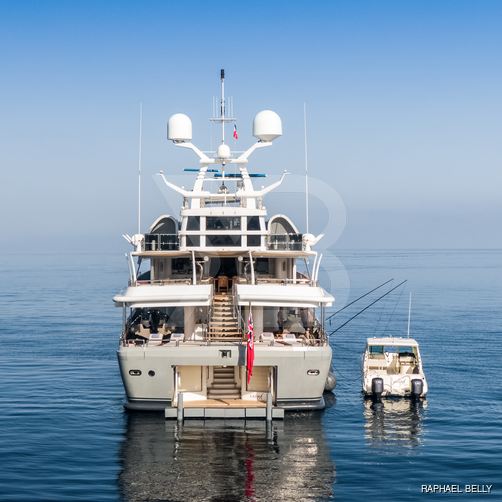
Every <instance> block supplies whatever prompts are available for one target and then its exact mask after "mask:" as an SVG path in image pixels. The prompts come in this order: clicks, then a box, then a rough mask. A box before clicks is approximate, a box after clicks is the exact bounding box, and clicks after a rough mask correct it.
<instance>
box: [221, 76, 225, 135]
mask: <svg viewBox="0 0 502 502" xmlns="http://www.w3.org/2000/svg"><path fill="white" fill-rule="evenodd" d="M220 77H221V119H222V120H221V142H222V143H225V70H224V69H223V68H222V69H221V71H220Z"/></svg>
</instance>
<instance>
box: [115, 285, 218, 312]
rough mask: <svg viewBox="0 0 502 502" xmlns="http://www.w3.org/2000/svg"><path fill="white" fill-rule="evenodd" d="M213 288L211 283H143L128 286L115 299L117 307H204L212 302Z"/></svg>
mask: <svg viewBox="0 0 502 502" xmlns="http://www.w3.org/2000/svg"><path fill="white" fill-rule="evenodd" d="M212 288H213V286H212V285H211V284H196V285H191V284H179V285H176V286H174V285H168V286H160V285H142V286H136V287H128V288H127V289H126V291H125V293H124V294H122V295H117V296H114V297H113V301H114V302H115V305H116V306H117V307H121V306H122V305H126V306H129V307H134V308H145V307H204V306H209V304H210V302H211V297H212V294H213V293H212Z"/></svg>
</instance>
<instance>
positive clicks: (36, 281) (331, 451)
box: [0, 250, 502, 501]
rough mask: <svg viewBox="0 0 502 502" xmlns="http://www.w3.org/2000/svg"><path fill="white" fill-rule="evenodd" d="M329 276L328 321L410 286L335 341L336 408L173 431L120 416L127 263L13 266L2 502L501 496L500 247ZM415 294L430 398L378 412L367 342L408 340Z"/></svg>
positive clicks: (381, 262) (0, 272)
mask: <svg viewBox="0 0 502 502" xmlns="http://www.w3.org/2000/svg"><path fill="white" fill-rule="evenodd" d="M335 255H336V256H335ZM322 274H323V281H327V282H328V283H330V284H331V288H332V292H333V293H334V294H335V296H336V297H337V301H338V303H337V305H335V306H334V307H333V309H331V313H332V312H334V311H335V310H336V309H337V308H339V307H341V306H342V305H343V304H344V303H347V302H348V301H351V300H352V299H354V298H357V297H358V296H360V295H362V294H363V293H364V292H366V291H368V290H370V289H372V288H373V287H375V286H377V285H378V284H380V283H382V282H384V281H385V280H387V279H390V278H394V282H393V283H392V284H397V283H398V282H399V281H400V280H403V279H408V283H407V284H406V285H405V286H403V287H402V288H398V289H397V290H396V291H395V292H394V293H392V294H391V295H389V296H388V297H386V298H384V299H383V300H381V301H380V302H378V303H376V304H375V305H374V306H373V307H372V308H370V309H368V310H367V311H365V312H363V313H362V314H361V315H359V316H358V317H356V318H355V319H353V320H352V321H351V322H350V323H349V324H347V325H346V326H345V327H344V328H342V329H340V330H338V331H337V332H336V333H334V334H333V335H332V336H331V337H330V340H331V345H332V347H333V351H334V359H333V365H334V368H335V373H336V376H337V379H338V385H337V388H336V392H335V395H330V394H328V395H326V396H325V397H326V402H327V408H326V410H324V411H322V412H312V413H292V414H287V415H286V419H285V420H284V421H283V422H279V421H277V422H274V424H273V426H272V427H271V428H268V429H267V427H266V425H265V424H264V423H263V422H247V423H244V422H239V421H236V422H231V421H230V422H224V421H217V420H215V421H206V422H202V421H186V422H185V424H184V425H183V426H178V424H177V423H173V422H169V421H168V422H166V421H165V420H164V418H163V416H162V414H156V413H128V412H126V411H124V408H123V400H124V396H123V388H122V383H121V381H120V375H119V372H118V367H117V361H116V355H115V352H116V349H117V342H118V333H119V331H120V324H121V310H120V309H116V308H114V306H113V303H112V301H111V297H112V296H113V295H114V294H115V293H116V292H117V291H118V290H120V289H121V288H122V287H123V285H124V283H125V280H126V275H127V266H126V263H125V261H124V259H123V257H122V256H120V254H119V253H117V255H108V254H101V255H99V254H92V255H88V254H81V255H66V256H62V255H29V254H26V255H22V254H20V255H13V254H3V255H0V276H1V278H2V280H1V284H2V287H1V288H0V340H1V346H0V371H1V386H0V461H1V468H0V500H2V501H3V500H5V501H7V500H20V501H30V500H50V501H58V500H61V501H71V500H93V501H107V500H126V501H127V500H131V501H133V500H180V501H182V500H191V501H194V500H228V501H231V500H329V499H332V498H336V499H338V500H351V501H354V500H369V499H371V500H382V501H385V500H398V501H403V500H424V499H427V498H428V497H431V498H438V497H439V498H442V497H452V496H455V495H453V494H452V493H448V492H446V493H443V492H442V491H441V489H440V490H439V491H437V490H436V493H431V492H428V491H427V490H428V487H432V486H439V487H450V489H451V487H458V490H461V491H462V492H463V493H462V494H459V495H457V496H460V497H461V499H462V500H477V499H479V497H482V496H486V497H488V499H489V500H502V469H501V468H500V465H501V464H502V388H501V385H500V369H499V368H500V367H501V366H502V347H501V343H502V251H496V250H494V251H469V250H466V251H372V252H368V251H364V252H362V251H340V252H336V250H335V252H334V254H331V255H329V256H327V258H325V261H324V269H323V271H322ZM390 287H391V284H389V285H388V286H386V287H384V288H381V289H379V290H377V291H376V292H375V293H373V294H372V295H369V296H368V297H366V298H364V299H362V300H361V301H360V302H358V303H356V304H355V305H353V306H352V307H349V308H347V309H346V310H344V311H343V312H340V313H339V314H337V315H335V316H334V317H333V318H332V320H331V325H329V324H328V326H327V328H328V330H331V331H334V330H336V328H337V327H338V326H341V325H342V324H343V323H344V322H345V321H346V320H348V319H349V318H350V317H352V316H353V315H354V314H356V313H357V312H358V311H359V310H361V309H362V308H364V307H365V306H366V305H368V304H369V303H370V302H371V301H373V300H374V299H376V298H377V297H378V296H380V295H381V294H383V293H384V292H385V290H386V289H389V288H390ZM409 291H411V292H412V293H413V300H412V314H411V334H412V336H413V337H414V338H416V339H417V340H418V342H419V343H420V347H421V352H422V357H423V361H424V367H425V372H426V375H427V378H428V382H429V389H430V390H429V395H428V397H427V400H425V401H424V402H421V403H417V404H414V403H412V402H410V401H409V400H390V399H388V400H383V402H382V403H376V404H373V403H372V402H371V401H367V400H364V399H363V398H362V396H361V380H360V365H361V353H362V351H363V349H364V343H365V339H366V338H367V337H370V336H383V335H392V336H406V331H407V310H408V292H409ZM489 485H491V488H490V493H486V492H485V494H484V495H483V494H482V493H467V491H469V489H466V487H467V486H470V487H478V488H479V490H481V489H482V487H485V486H489ZM424 487H425V488H424ZM453 489H454V490H455V488H453Z"/></svg>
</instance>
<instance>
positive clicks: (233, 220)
mask: <svg viewBox="0 0 502 502" xmlns="http://www.w3.org/2000/svg"><path fill="white" fill-rule="evenodd" d="M240 229H241V218H240V216H208V217H207V218H206V230H240Z"/></svg>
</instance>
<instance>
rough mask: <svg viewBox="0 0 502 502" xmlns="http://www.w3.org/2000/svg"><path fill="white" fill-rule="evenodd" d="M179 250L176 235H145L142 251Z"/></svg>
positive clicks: (178, 241) (178, 240)
mask: <svg viewBox="0 0 502 502" xmlns="http://www.w3.org/2000/svg"><path fill="white" fill-rule="evenodd" d="M179 248H180V239H179V236H178V234H145V240H144V242H143V251H175V250H177V249H179Z"/></svg>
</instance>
